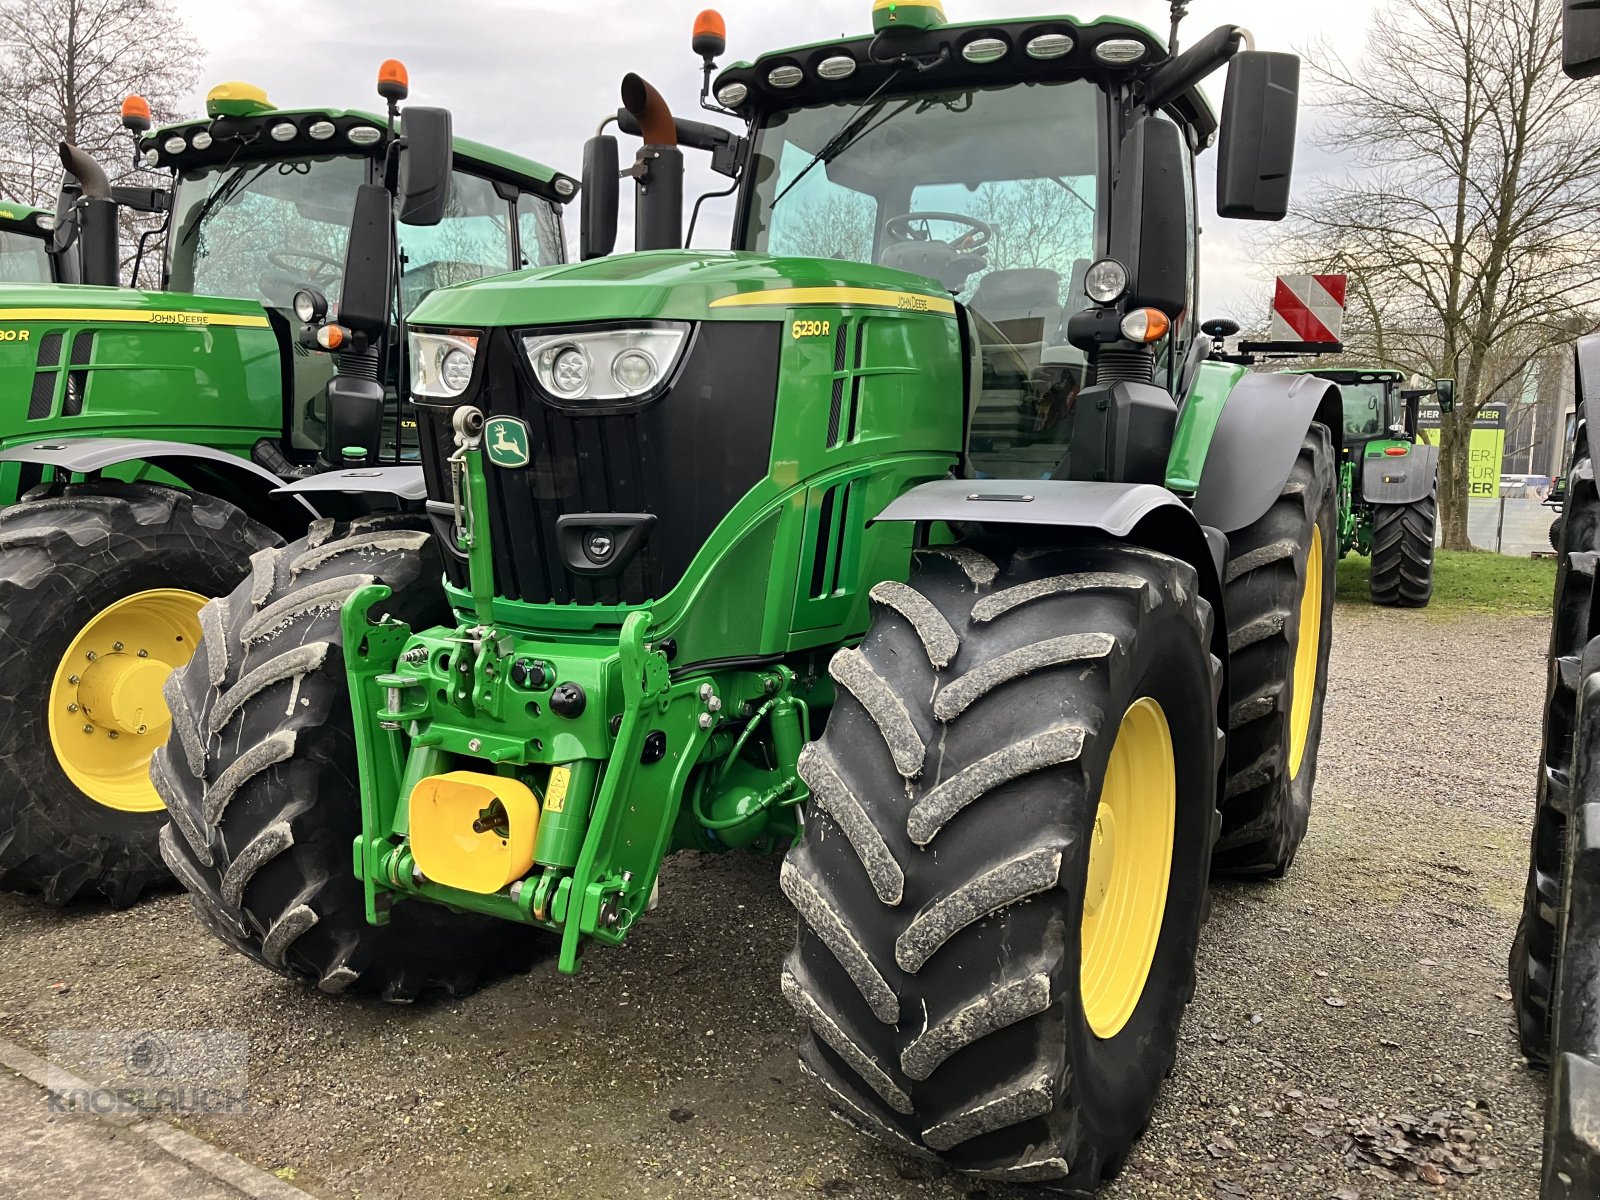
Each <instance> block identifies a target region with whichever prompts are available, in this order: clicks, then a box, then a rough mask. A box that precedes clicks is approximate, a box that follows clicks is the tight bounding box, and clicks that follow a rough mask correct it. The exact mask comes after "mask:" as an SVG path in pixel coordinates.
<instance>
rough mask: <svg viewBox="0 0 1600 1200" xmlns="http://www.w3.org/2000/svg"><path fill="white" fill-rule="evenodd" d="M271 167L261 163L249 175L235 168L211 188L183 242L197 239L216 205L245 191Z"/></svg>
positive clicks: (241, 169)
mask: <svg viewBox="0 0 1600 1200" xmlns="http://www.w3.org/2000/svg"><path fill="white" fill-rule="evenodd" d="M272 165H273V164H272V163H270V162H267V163H262V164H261V165H260V166H259V167H257V168H256V169H255V173H254V174H251V175H246V174H245V171H246V170H247V168H245V167H235V168H234V170H233V173H232V174H231V175H229V176H228V177H227V178H226V179H224V180H223V181H222V182H221V183H220V184H218V185H217V186H216V187H215V188H213V189H212V192H211V194H210V195H209V196H207V197H206V198H205V200H204V202H203V203H202V204H201V205H200V211H199V212H197V213H195V215H194V221H193V223H192V224H191V225H190V226H189V231H188V233H186V234H185V235H184V240H185V241H189V240H191V239H193V238H196V237H198V236H199V235H200V227H201V226H202V225H204V224H205V223H206V218H207V217H209V216H210V215H211V214H212V212H213V211H215V209H216V208H217V206H218V205H220V204H224V203H226V202H227V201H229V200H232V199H233V198H234V197H235V196H237V195H238V194H239V193H240V192H242V191H243V190H244V189H245V187H246V185H248V184H252V183H254V182H255V181H256V180H257V179H260V178H261V176H263V175H265V174H266V173H267V168H268V167H270V166H272Z"/></svg>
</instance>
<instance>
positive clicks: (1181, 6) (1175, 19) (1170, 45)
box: [1167, 0, 1189, 58]
mask: <svg viewBox="0 0 1600 1200" xmlns="http://www.w3.org/2000/svg"><path fill="white" fill-rule="evenodd" d="M1171 7H1172V32H1171V34H1169V35H1168V37H1167V56H1168V57H1169V58H1176V57H1177V56H1178V26H1179V25H1180V24H1182V22H1183V19H1184V18H1185V17H1187V16H1188V15H1189V0H1171Z"/></svg>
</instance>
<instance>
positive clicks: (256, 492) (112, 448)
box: [0, 438, 319, 541]
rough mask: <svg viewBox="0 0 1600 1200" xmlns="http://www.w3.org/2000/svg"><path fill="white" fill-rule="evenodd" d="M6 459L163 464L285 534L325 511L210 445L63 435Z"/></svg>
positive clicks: (61, 469) (91, 468)
mask: <svg viewBox="0 0 1600 1200" xmlns="http://www.w3.org/2000/svg"><path fill="white" fill-rule="evenodd" d="M0 462H18V463H33V464H35V465H37V466H42V467H54V468H55V469H56V471H57V472H58V473H62V474H72V475H93V474H95V473H96V472H99V471H104V470H107V469H108V468H110V467H116V466H121V465H122V464H124V463H134V462H143V463H149V464H150V465H151V466H152V467H159V468H160V469H161V470H163V471H165V472H166V473H167V474H168V475H171V476H172V477H173V478H175V479H178V480H180V481H181V482H182V483H183V485H184V486H185V487H187V488H189V489H191V490H192V491H196V492H204V493H205V494H206V495H208V496H216V497H218V498H219V499H222V500H226V501H228V503H230V504H232V505H234V506H235V507H237V508H239V509H240V510H241V511H242V512H244V513H245V515H246V516H248V517H250V518H251V519H252V520H255V521H259V522H261V523H262V524H263V525H266V526H268V527H269V528H271V529H272V530H274V531H275V532H277V533H279V534H281V535H282V536H283V537H285V538H287V539H289V540H291V541H292V540H294V539H295V538H299V537H303V536H304V535H305V532H306V528H307V527H308V526H309V525H310V524H311V522H312V521H313V520H315V519H316V518H317V516H318V515H319V514H318V512H317V510H316V508H315V507H313V506H312V504H311V503H310V502H309V501H307V500H306V499H305V498H304V497H303V496H294V495H277V494H276V492H277V491H278V489H279V488H281V487H282V486H283V480H281V479H279V478H278V477H277V476H276V475H274V474H273V473H272V472H271V471H267V470H263V469H262V468H261V467H258V466H256V464H255V463H253V462H250V461H249V460H248V459H243V458H240V457H238V456H237V455H234V454H229V453H227V452H226V451H222V450H214V449H212V448H211V447H209V446H196V445H191V444H190V443H188V442H162V441H155V440H152V439H148V438H59V439H55V440H51V441H40V442H31V443H29V444H27V445H23V446H14V447H12V448H11V449H9V450H0Z"/></svg>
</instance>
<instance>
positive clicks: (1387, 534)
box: [1367, 495, 1439, 608]
mask: <svg viewBox="0 0 1600 1200" xmlns="http://www.w3.org/2000/svg"><path fill="white" fill-rule="evenodd" d="M1438 522H1439V501H1438V498H1437V497H1436V496H1431V495H1430V496H1424V497H1423V498H1422V499H1421V500H1418V501H1416V502H1414V503H1412V504H1377V505H1374V506H1373V509H1372V571H1371V574H1370V576H1369V577H1368V584H1367V586H1368V591H1369V594H1370V595H1371V597H1372V602H1373V603H1374V604H1381V605H1385V606H1387V607H1391V608H1425V607H1427V604H1428V601H1429V600H1431V599H1433V538H1434V532H1435V530H1436V529H1437V528H1438Z"/></svg>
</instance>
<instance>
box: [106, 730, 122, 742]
mask: <svg viewBox="0 0 1600 1200" xmlns="http://www.w3.org/2000/svg"><path fill="white" fill-rule="evenodd" d="M108 736H109V737H110V738H111V740H112V741H113V742H114V741H116V740H117V738H118V736H119V735H118V733H117V731H116V730H115V729H113V730H112V731H111V732H110V734H109V735H108Z"/></svg>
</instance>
